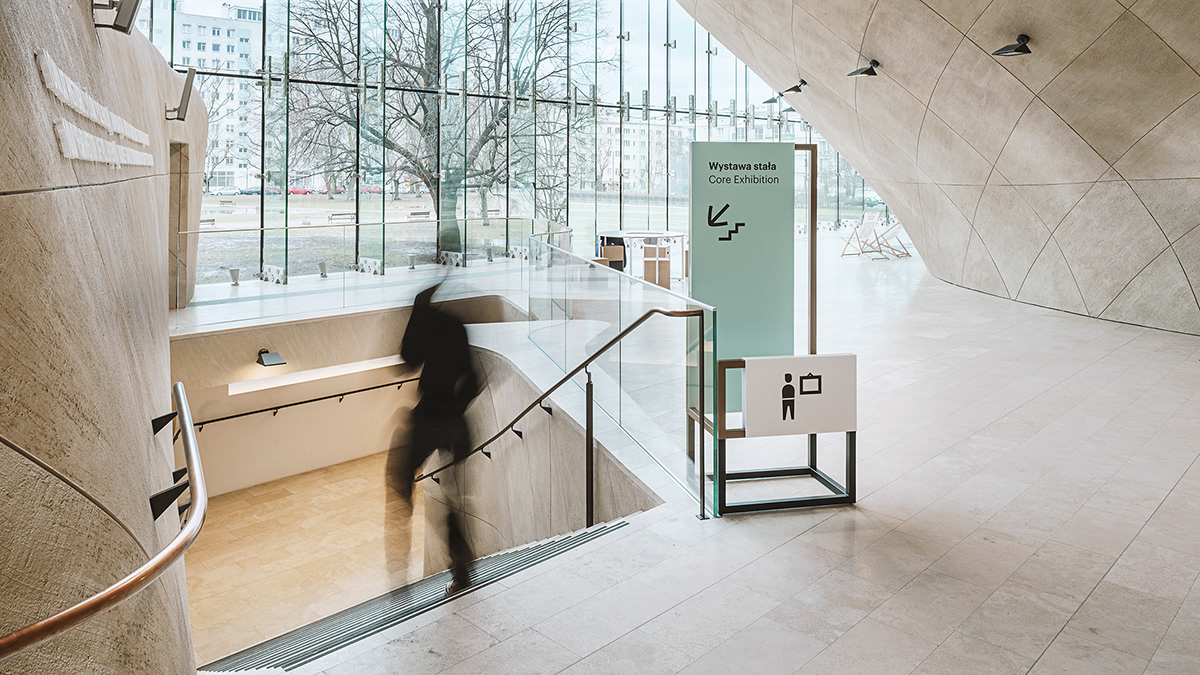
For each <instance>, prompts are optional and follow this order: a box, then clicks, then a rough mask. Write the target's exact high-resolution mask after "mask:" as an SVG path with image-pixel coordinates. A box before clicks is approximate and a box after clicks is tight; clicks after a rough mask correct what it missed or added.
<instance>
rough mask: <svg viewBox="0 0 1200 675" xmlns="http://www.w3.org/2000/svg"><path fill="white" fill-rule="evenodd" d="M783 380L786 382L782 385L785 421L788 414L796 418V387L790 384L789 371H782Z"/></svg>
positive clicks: (790, 376)
mask: <svg viewBox="0 0 1200 675" xmlns="http://www.w3.org/2000/svg"><path fill="white" fill-rule="evenodd" d="M783 381H784V382H786V383H787V384H785V385H783V420H784V421H785V422H786V421H787V420H788V416H789V415H790V416H791V419H793V420H794V419H796V387H794V386H792V374H791V373H784V374H783Z"/></svg>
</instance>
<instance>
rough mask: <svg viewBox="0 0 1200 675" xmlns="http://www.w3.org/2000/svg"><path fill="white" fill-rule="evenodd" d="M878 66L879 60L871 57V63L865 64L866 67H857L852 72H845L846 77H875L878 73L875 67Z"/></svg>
mask: <svg viewBox="0 0 1200 675" xmlns="http://www.w3.org/2000/svg"><path fill="white" fill-rule="evenodd" d="M878 66H879V62H878V61H876V60H875V59H871V65H869V66H867V67H866V68H859V69H858V70H856V71H854V72H852V73H846V76H847V77H875V76H876V75H877V74H878V73H876V72H875V68H877V67H878Z"/></svg>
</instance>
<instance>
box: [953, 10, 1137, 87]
mask: <svg viewBox="0 0 1200 675" xmlns="http://www.w3.org/2000/svg"><path fill="white" fill-rule="evenodd" d="M1124 11H1125V8H1124V7H1122V6H1121V5H1120V3H1118V2H1117V1H1116V0H1054V1H1053V2H1047V1H1046V0H993V1H992V3H991V4H989V5H988V8H987V9H986V10H984V12H983V14H982V15H980V17H979V20H978V21H976V22H975V25H973V26H971V30H970V31H968V32H967V37H969V38H971V41H972V42H974V43H975V44H977V45H979V48H980V49H981V50H982V51H985V52H987V53H989V54H990V53H992V52H994V51H996V50H997V49H1000V48H1001V47H1003V46H1004V45H1008V44H1012V43H1014V42H1016V41H1017V35H1019V34H1021V33H1024V34H1026V35H1028V36H1029V37H1030V38H1031V39H1030V41H1029V47H1030V49H1032V50H1034V52H1035V53H1036V54H1037V58H1033V59H1031V58H1025V57H1018V58H1008V59H1001V60H1000V65H1002V66H1004V67H1005V68H1006V69H1007V70H1008V71H1009V72H1011V73H1012V74H1013V75H1016V77H1017V79H1018V80H1021V81H1022V82H1024V83H1025V86H1027V87H1029V88H1030V89H1032V90H1033V91H1034V92H1039V91H1041V90H1042V88H1043V87H1045V86H1046V85H1047V84H1049V83H1050V81H1051V80H1053V79H1054V78H1055V77H1056V76H1057V75H1058V74H1059V73H1061V72H1062V71H1063V69H1064V68H1066V67H1067V64H1069V63H1071V62H1072V61H1074V60H1075V58H1076V57H1078V56H1079V55H1080V54H1081V53H1082V52H1083V50H1085V49H1087V48H1088V45H1090V44H1092V43H1093V42H1095V40H1096V38H1098V37H1100V34H1101V33H1103V32H1104V31H1106V30H1108V27H1109V26H1111V25H1112V24H1113V22H1114V21H1116V20H1117V18H1118V17H1120V16H1121V13H1122V12H1124Z"/></svg>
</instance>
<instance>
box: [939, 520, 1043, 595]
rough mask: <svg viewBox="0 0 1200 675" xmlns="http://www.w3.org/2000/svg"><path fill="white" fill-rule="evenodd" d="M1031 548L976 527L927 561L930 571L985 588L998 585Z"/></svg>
mask: <svg viewBox="0 0 1200 675" xmlns="http://www.w3.org/2000/svg"><path fill="white" fill-rule="evenodd" d="M1034 550H1035V549H1034V548H1033V547H1031V546H1026V545H1024V544H1019V543H1017V542H1015V541H1012V540H1011V539H1008V538H1005V537H1002V536H999V535H998V534H996V533H995V532H991V531H989V530H984V529H980V530H978V531H976V532H975V533H974V534H972V535H971V536H969V537H967V538H966V539H964V540H962V542H960V543H959V544H958V545H957V546H955V547H954V548H952V549H950V550H949V551H948V552H947V553H946V555H944V556H942V557H941V558H940V559H938V561H937V562H935V563H933V564H932V565H930V567H929V569H930V570H933V571H934V572H941V573H942V574H948V575H950V576H952V577H954V578H956V579H960V580H962V581H966V582H968V583H971V584H975V585H976V586H982V587H984V588H988V589H995V588H999V587H1000V584H1002V583H1004V581H1005V580H1006V579H1008V577H1009V576H1011V575H1012V573H1013V572H1015V571H1017V569H1018V568H1020V567H1021V565H1023V564H1025V561H1026V560H1028V559H1029V557H1030V556H1032V555H1033V553H1034Z"/></svg>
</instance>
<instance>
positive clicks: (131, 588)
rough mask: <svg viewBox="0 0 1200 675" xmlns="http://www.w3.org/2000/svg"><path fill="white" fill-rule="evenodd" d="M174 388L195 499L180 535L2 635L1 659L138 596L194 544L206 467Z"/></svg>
mask: <svg viewBox="0 0 1200 675" xmlns="http://www.w3.org/2000/svg"><path fill="white" fill-rule="evenodd" d="M172 391H173V393H174V395H175V410H176V411H178V413H179V426H180V428H181V429H183V456H184V461H185V462H186V463H187V469H188V480H189V481H190V485H191V498H192V506H191V508H190V509H189V510H188V515H187V520H186V521H184V524H183V526H182V527H181V528H180V529H179V534H177V535H175V537H174V538H173V539H172V540H171V541H170V543H168V544H167V546H166V547H165V548H163V550H162V551H160V552H159V553H158V554H157V555H155V556H154V557H153V558H151V559H150V560H148V561H147V562H146V563H145V564H144V565H142V566H141V567H139V568H137V569H136V570H134V571H133V572H132V573H131V574H129V575H128V576H126V577H125V578H124V579H121V580H120V581H118V582H116V583H115V584H113V585H111V586H109V587H108V588H106V589H104V590H102V591H100V592H99V593H96V594H95V595H93V596H91V597H90V598H88V599H86V600H84V601H82V602H80V603H78V604H76V605H74V606H72V607H68V608H67V609H64V610H63V611H61V612H59V613H58V614H55V615H54V616H51V617H49V618H46V619H42V620H41V621H38V622H36V623H32V624H29V625H28V626H25V627H24V628H19V629H17V630H15V631H13V632H11V633H9V634H7V635H3V636H0V661H4V660H5V659H7V658H9V657H11V656H13V655H14V654H16V653H18V652H20V651H22V650H25V649H29V648H30V647H34V646H36V645H39V644H41V643H43V642H45V641H47V640H49V639H51V638H53V637H55V636H57V635H59V634H60V633H62V632H64V631H66V630H67V629H69V628H72V627H73V626H75V625H77V624H79V623H81V622H83V621H86V620H87V619H90V618H91V617H93V616H95V615H97V614H99V613H100V612H103V611H105V610H107V609H111V608H113V607H115V606H116V605H118V604H120V603H122V602H124V601H125V600H128V599H129V598H131V597H133V596H134V595H137V593H138V592H140V591H142V590H143V589H145V588H146V587H147V586H149V585H150V584H152V583H154V581H155V580H156V579H158V578H159V577H160V576H162V574H163V573H164V572H166V571H167V570H168V569H169V568H170V567H171V566H172V565H174V564H175V563H176V562H178V561H179V560H181V559H183V554H184V552H186V551H187V550H188V548H189V547H191V545H192V542H194V541H195V540H196V536H197V535H198V534H200V528H201V526H203V525H204V517H205V515H207V513H208V489H207V488H206V487H205V484H204V469H203V468H202V467H201V466H200V449H199V446H198V445H197V444H196V430H195V429H194V428H193V427H192V412H191V409H190V408H188V402H187V394H185V393H184V391H183V383H182V382H176V383H175V386H174V387H173V389H172Z"/></svg>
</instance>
